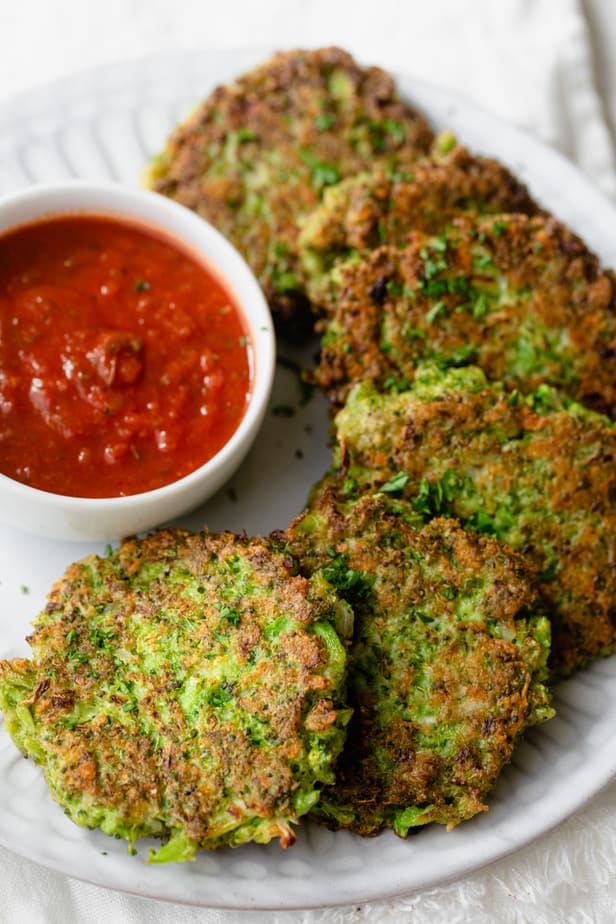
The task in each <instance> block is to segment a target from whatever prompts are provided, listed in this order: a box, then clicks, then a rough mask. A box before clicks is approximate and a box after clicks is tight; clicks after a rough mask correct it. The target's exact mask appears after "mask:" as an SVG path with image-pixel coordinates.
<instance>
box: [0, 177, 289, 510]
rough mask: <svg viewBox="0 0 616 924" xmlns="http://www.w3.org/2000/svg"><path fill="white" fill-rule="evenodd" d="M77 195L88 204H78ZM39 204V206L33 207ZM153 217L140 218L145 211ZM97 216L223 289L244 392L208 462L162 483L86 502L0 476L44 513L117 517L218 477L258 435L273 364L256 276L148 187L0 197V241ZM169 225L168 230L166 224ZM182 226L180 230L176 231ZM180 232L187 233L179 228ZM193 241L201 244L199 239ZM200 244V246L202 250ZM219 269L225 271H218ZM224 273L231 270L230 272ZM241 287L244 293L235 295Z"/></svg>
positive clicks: (38, 189) (270, 331)
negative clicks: (241, 335)
mask: <svg viewBox="0 0 616 924" xmlns="http://www.w3.org/2000/svg"><path fill="white" fill-rule="evenodd" d="M62 197H66V198H67V200H69V201H67V204H65V205H62V204H56V205H52V206H49V204H48V203H49V201H50V200H52V199H54V198H62ZM81 197H83V198H84V199H85V200H86V201H85V202H84V203H83V204H79V199H80V198H81ZM88 197H89V198H90V199H95V198H97V197H100V198H101V199H103V198H105V197H107V198H109V200H110V204H109V205H101V206H98V205H91V204H88V202H87V199H88ZM36 206H38V207H37V208H35V207H36ZM20 207H21V208H24V209H26V210H28V209H30V210H33V214H32V215H31V217H27V218H23V219H18V220H16V221H9V222H6V223H5V221H4V214H5V212H6V211H7V210H10V209H11V208H16V209H19V208H20ZM149 211H151V212H152V216H149V215H148V216H146V215H145V214H144V212H149ZM73 214H74V215H83V216H95V217H102V218H109V219H111V220H113V219H114V218H116V219H119V220H123V221H127V222H129V223H130V224H133V225H135V226H137V227H139V226H141V227H142V228H146V229H149V230H154V231H155V232H157V233H159V234H160V235H161V236H162V237H164V238H166V239H167V240H169V241H170V242H171V243H173V242H174V241H176V242H177V243H178V244H179V245H180V246H181V248H182V250H184V252H187V253H188V254H189V255H190V256H192V257H193V258H194V259H195V260H197V261H198V262H200V263H201V264H202V265H204V266H205V267H206V269H207V270H208V272H210V273H211V274H212V275H214V276H215V277H216V278H217V279H218V281H219V282H221V283H222V284H223V286H224V287H225V289H226V290H227V291H228V292H229V294H230V296H231V297H232V300H233V302H234V305H235V307H236V308H237V310H238V311H239V313H240V316H241V318H242V320H243V322H244V325H245V326H246V328H247V331H248V334H249V338H250V339H249V344H250V349H249V357H248V358H249V365H250V372H251V380H250V392H249V396H248V400H247V402H246V406H245V410H244V414H243V416H242V419H241V421H240V423H239V425H238V427H237V428H236V430H235V431H234V432H233V433H232V434H231V436H230V437H229V439H228V440H227V442H226V443H225V444H224V446H222V447H221V448H220V449H219V450H218V451H217V452H216V453H215V454H214V455H213V456H212V457H211V458H210V459H208V460H207V461H206V462H204V463H202V464H201V465H200V466H198V467H197V468H195V469H194V470H193V471H192V472H189V473H188V474H186V475H184V476H182V477H181V478H176V479H175V480H174V481H170V482H168V483H167V484H164V485H160V486H159V487H157V488H152V489H150V490H148V491H140V492H139V493H135V494H127V495H110V496H109V497H87V496H80V495H73V494H58V493H56V492H53V491H45V490H43V489H41V488H36V487H33V486H31V485H28V484H24V483H23V482H20V481H17V480H16V479H14V478H11V477H10V475H6V474H4V473H3V472H0V493H4V492H5V491H10V492H11V493H12V494H13V495H14V497H15V498H16V499H17V500H19V498H20V497H21V498H22V499H23V500H24V502H26V501H29V502H30V503H31V504H32V503H36V504H39V505H42V507H44V508H48V509H49V508H52V507H62V508H63V509H64V510H65V511H67V512H71V511H72V510H80V511H81V512H83V510H84V508H85V507H91V508H92V510H93V512H96V511H97V510H98V511H100V510H101V509H102V508H105V510H106V511H107V512H111V510H113V511H116V510H117V512H118V513H119V512H121V511H124V510H126V509H129V508H130V507H133V506H137V505H142V504H145V503H150V502H151V503H156V501H157V500H159V499H162V498H165V500H166V501H168V500H169V498H170V496H172V495H174V494H177V495H182V494H184V492H186V491H188V490H190V489H191V488H193V487H194V486H196V485H198V484H200V483H201V482H203V481H204V480H205V481H207V480H209V479H210V478H211V479H214V478H215V477H217V476H219V475H220V473H221V471H222V470H224V467H225V466H226V465H227V464H230V463H232V462H233V460H234V457H235V456H236V453H238V452H240V451H241V449H242V447H243V446H244V445H245V444H246V443H248V445H250V443H252V440H253V439H254V437H255V436H256V432H257V430H258V428H259V425H260V423H261V420H262V416H263V413H264V411H265V407H266V405H267V402H268V400H269V396H270V393H271V389H272V384H273V380H274V373H275V367H276V340H275V334H274V323H273V320H272V316H271V313H270V310H269V307H268V304H267V301H266V299H265V295H264V294H263V291H262V289H261V287H260V285H259V283H258V282H257V279H256V277H255V275H254V273H253V272H252V270H251V269H250V267H249V266H248V264H247V262H246V260H245V259H244V258H243V256H242V255H241V254H240V253H239V251H238V250H237V249H236V248H235V247H234V246H233V245H232V244H231V243H230V242H229V241H228V240H227V239H226V238H225V237H224V236H223V235H222V234H221V233H220V232H219V231H218V230H217V229H216V228H215V227H214V226H213V225H211V224H210V223H209V222H208V221H207V220H206V219H204V218H201V216H199V215H197V214H196V213H195V212H193V211H191V210H190V209H188V208H187V207H185V206H183V205H181V204H179V203H178V202H175V201H174V200H172V199H168V198H167V197H165V196H163V195H161V194H159V193H156V192H153V191H151V190H148V189H140V188H131V187H128V186H125V185H123V184H121V183H119V182H111V181H97V182H92V181H90V180H82V179H71V180H65V181H62V182H59V183H37V184H33V185H32V186H28V187H26V188H24V189H21V190H18V191H16V192H14V193H9V194H7V195H3V196H1V197H0V237H3V236H4V235H5V234H9V233H10V232H11V231H13V230H16V229H18V228H23V227H27V226H29V225H34V224H36V223H37V222H38V221H41V220H44V219H46V218H49V219H53V218H56V217H64V216H66V215H73ZM169 225H173V227H172V228H171V227H169ZM177 226H180V228H181V230H178V227H177ZM184 229H185V230H184ZM197 239H199V241H200V242H199V243H198V242H197ZM204 245H205V247H204ZM221 266H224V267H226V268H227V271H226V272H225V271H223V270H222V269H221ZM229 268H230V269H231V270H232V273H231V274H229V272H228V270H229ZM240 290H241V291H242V293H243V294H240Z"/></svg>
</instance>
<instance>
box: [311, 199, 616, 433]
mask: <svg viewBox="0 0 616 924" xmlns="http://www.w3.org/2000/svg"><path fill="white" fill-rule="evenodd" d="M337 272H338V273H339V275H340V288H339V299H338V303H337V306H336V309H335V311H334V313H333V314H332V316H331V318H330V320H329V321H328V322H327V327H326V333H325V336H324V338H323V341H322V356H321V363H320V367H319V369H318V370H317V374H316V377H317V380H318V382H319V383H320V384H321V385H322V386H323V387H324V388H325V389H327V391H328V392H329V395H330V397H331V400H332V402H333V404H334V406H340V405H341V404H342V403H343V402H344V399H345V397H346V395H347V393H348V390H349V387H350V385H351V384H352V383H354V382H358V381H362V380H364V379H370V380H372V381H374V382H376V384H377V385H378V386H379V387H381V388H384V389H389V390H392V391H399V390H402V389H404V388H407V387H408V385H409V383H410V382H411V381H412V379H413V376H414V373H415V369H416V367H417V364H418V363H419V362H421V361H431V362H435V363H438V364H439V365H440V366H442V367H447V366H461V365H468V364H469V363H473V364H475V365H477V366H480V367H481V368H482V369H483V370H484V371H485V373H486V375H487V376H488V378H490V379H492V380H494V381H503V382H505V383H506V384H507V385H508V386H509V387H512V388H513V387H515V388H520V389H521V390H522V391H524V392H532V391H534V390H535V389H536V388H537V387H538V386H539V385H541V384H542V383H547V384H549V385H553V386H554V387H556V388H560V389H561V390H562V391H563V392H564V393H565V394H567V395H569V396H571V397H572V398H575V399H576V400H577V401H579V402H580V403H582V404H584V405H586V406H587V407H591V408H592V409H594V410H598V411H600V412H601V413H607V414H608V415H609V416H611V417H613V416H614V415H615V414H616V286H615V285H614V277H613V276H612V275H610V273H605V272H603V271H602V270H601V267H600V266H599V263H598V260H597V258H596V257H594V256H593V255H592V254H591V253H589V251H588V250H587V249H586V247H585V246H584V244H583V243H582V241H580V240H579V238H577V237H575V235H573V234H572V233H571V232H570V231H568V230H567V229H566V228H565V227H564V226H563V225H561V224H559V223H558V222H557V221H555V220H554V219H552V218H544V217H539V216H538V217H533V218H528V217H526V216H523V215H503V216H498V217H497V218H494V217H490V218H483V219H480V220H474V221H473V220H470V219H464V220H462V219H460V220H458V221H457V222H456V223H455V227H454V228H453V229H452V230H449V231H447V232H445V233H444V234H442V235H440V236H438V237H433V238H430V237H427V236H426V235H423V234H419V233H417V234H413V235H412V236H411V243H410V244H409V246H408V247H406V248H405V249H404V250H401V251H400V250H398V249H397V248H394V247H382V248H380V249H378V250H376V251H373V252H372V253H371V254H370V255H369V256H368V257H366V258H365V259H364V260H362V261H360V262H359V263H357V264H354V263H347V264H346V265H345V267H344V269H339V270H337Z"/></svg>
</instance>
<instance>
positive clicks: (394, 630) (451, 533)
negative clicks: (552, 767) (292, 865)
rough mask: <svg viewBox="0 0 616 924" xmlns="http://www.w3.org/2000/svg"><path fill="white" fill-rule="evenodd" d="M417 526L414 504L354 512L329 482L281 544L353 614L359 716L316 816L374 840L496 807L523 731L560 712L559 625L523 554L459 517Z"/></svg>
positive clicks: (384, 502) (377, 500)
mask: <svg viewBox="0 0 616 924" xmlns="http://www.w3.org/2000/svg"><path fill="white" fill-rule="evenodd" d="M418 521H419V522H420V523H421V518H419V517H418V516H417V514H415V513H414V511H413V509H412V507H410V505H408V504H407V503H405V502H404V501H396V500H393V499H389V498H387V497H386V496H385V494H380V495H372V496H370V495H367V496H364V497H362V498H361V499H360V500H358V501H355V502H345V501H344V499H341V498H340V496H336V494H335V492H334V490H333V489H332V487H331V486H330V485H328V484H327V481H326V482H325V483H324V487H322V488H321V490H318V491H317V494H316V496H314V497H313V500H312V504H311V506H310V507H309V509H308V510H307V511H306V512H305V513H303V514H301V515H300V516H299V517H297V518H296V519H295V520H294V521H293V522H292V523H291V525H290V527H289V528H288V530H287V531H285V533H283V534H281V538H282V539H283V540H284V541H286V543H287V547H288V548H289V549H290V550H291V551H292V552H293V554H294V555H296V556H297V557H298V559H299V561H300V566H301V568H302V571H303V572H304V573H306V574H309V575H317V574H321V575H324V576H326V578H327V580H328V581H331V582H332V583H333V584H334V585H335V586H336V587H337V588H338V591H339V593H340V594H341V595H343V596H345V597H346V598H347V599H348V600H349V601H352V603H353V608H354V611H355V635H354V641H353V645H352V648H351V654H350V684H351V693H350V695H351V698H352V702H353V706H354V709H355V712H354V715H353V718H352V719H351V722H350V724H349V734H348V738H347V744H346V746H345V750H344V751H343V755H342V758H341V762H340V765H339V767H338V771H337V782H336V785H335V786H334V787H328V788H327V789H326V790H325V792H324V794H323V796H322V798H321V801H320V803H319V804H318V806H316V807H315V810H314V811H315V814H316V815H317V816H319V817H320V818H321V820H325V821H326V823H327V824H329V825H331V826H332V827H350V828H351V829H353V830H354V831H356V832H357V833H359V834H363V835H372V834H376V833H377V832H378V831H379V830H381V828H383V827H386V826H387V827H393V829H394V831H396V833H397V834H399V835H401V836H406V834H407V833H408V831H409V829H411V828H413V827H416V826H419V825H424V824H428V823H429V822H433V821H434V822H438V823H441V824H445V825H447V826H448V827H449V828H452V827H454V826H455V825H456V824H458V823H459V822H461V821H464V820H466V819H469V818H471V817H472V816H473V815H475V814H476V813H477V812H481V811H483V810H485V809H486V808H487V806H486V805H485V803H484V799H485V796H486V794H487V792H488V791H489V790H490V789H491V788H492V787H493V785H494V784H495V782H496V780H497V777H498V775H499V773H500V771H501V769H502V767H503V766H504V765H505V764H507V763H508V762H509V760H510V759H511V754H512V749H513V746H514V743H515V741H516V740H517V738H518V736H519V735H520V733H521V732H522V731H523V730H524V728H526V727H528V726H529V725H533V724H536V723H537V722H540V721H543V720H544V719H547V718H549V717H550V716H551V715H552V710H551V708H550V704H549V693H548V690H547V688H546V686H545V684H544V681H545V678H546V675H547V668H546V661H547V656H548V650H549V639H550V626H549V621H548V619H547V618H546V617H545V616H543V615H541V613H540V612H539V611H538V609H537V607H536V593H535V591H534V590H533V587H532V583H531V581H530V579H529V575H528V573H527V571H526V568H525V565H524V563H523V561H522V559H521V557H520V556H518V555H516V554H515V553H514V552H511V551H509V550H508V549H506V548H505V547H504V546H502V545H501V544H500V543H498V542H496V541H495V540H494V539H492V538H487V537H479V536H474V535H472V534H471V533H469V532H466V531H465V530H463V529H462V528H461V527H460V525H459V524H458V523H456V522H455V521H454V520H447V519H435V520H433V521H432V522H430V523H429V524H427V525H425V526H421V525H419V526H418V525H417V524H418Z"/></svg>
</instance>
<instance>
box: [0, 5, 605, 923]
mask: <svg viewBox="0 0 616 924" xmlns="http://www.w3.org/2000/svg"><path fill="white" fill-rule="evenodd" d="M0 37H1V39H2V50H1V52H0V101H2V100H4V99H10V98H11V97H12V96H13V95H14V94H15V93H17V92H18V91H20V90H21V89H25V88H27V87H29V86H34V85H36V84H40V83H42V82H47V81H49V80H51V79H53V78H55V77H60V76H64V75H66V74H68V73H72V72H74V71H79V70H80V69H82V68H84V67H89V66H93V65H97V64H102V63H107V62H112V61H114V60H119V59H125V58H130V57H139V56H140V55H143V54H150V53H152V52H156V51H166V50H169V49H170V48H177V47H186V48H189V47H190V48H194V47H199V46H201V47H204V48H207V47H231V46H234V47H237V46H238V45H244V46H245V45H259V44H260V45H271V46H272V47H274V48H286V47H294V46H298V45H305V46H315V45H319V44H330V43H337V44H341V45H343V46H345V47H347V48H348V49H349V50H351V51H352V52H354V53H355V54H356V55H357V56H358V57H360V58H361V59H362V60H363V61H365V62H367V63H368V62H369V63H378V64H382V65H384V66H387V67H389V68H391V69H397V70H399V71H404V72H406V73H411V74H414V75H417V76H418V77H421V78H423V79H427V80H430V81H432V82H434V83H440V84H441V85H443V86H446V87H449V88H453V89H455V90H456V91H457V92H459V93H460V94H462V95H464V96H466V97H469V98H471V99H474V100H475V101H476V102H479V103H480V104H482V105H484V106H485V107H486V108H488V109H491V110H493V111H495V112H497V113H499V114H500V115H501V116H503V117H506V118H508V119H510V120H511V121H515V122H517V123H519V124H521V125H525V126H526V127H528V128H529V129H530V130H531V131H533V132H534V133H536V134H538V135H540V136H541V137H543V138H544V139H546V140H547V141H549V142H550V143H552V144H554V145H556V146H558V147H559V148H560V149H561V150H562V151H563V152H564V153H566V154H567V155H568V156H569V157H571V158H572V159H575V160H576V161H577V162H578V163H579V165H580V166H581V167H582V169H584V170H585V171H586V172H587V173H588V175H589V176H590V177H591V178H592V179H593V180H594V181H595V182H596V183H597V184H598V185H600V186H601V187H602V188H603V189H604V190H605V192H606V193H608V194H615V193H616V170H615V168H614V147H613V138H612V134H611V128H610V125H611V126H614V125H616V67H615V66H614V65H612V63H611V59H612V58H613V59H614V60H616V5H615V4H614V3H613V2H612V0H585V2H584V3H583V2H582V0H579V2H578V0H473V2H466V3H465V2H462V0H428V2H416V0H377V2H372V3H366V2H348V0H342V2H341V0H339V2H337V3H336V2H335V0H328V2H325V0H259V2H256V0H224V2H222V0H219V2H217V3H216V5H214V4H213V3H211V2H207V0H183V2H181V0H176V2H171V0H101V2H93V0H53V2H51V0H13V2H9V0H0ZM196 93H197V95H198V91H196ZM612 233H613V232H612ZM0 617H1V614H0ZM0 824H1V819H0ZM615 919H616V785H614V784H613V785H612V787H611V788H610V789H608V790H606V791H604V792H603V793H602V794H601V795H600V796H598V797H597V798H596V799H595V800H593V802H592V803H591V804H590V805H589V806H588V808H587V809H586V810H584V812H582V813H579V814H578V815H577V816H576V817H575V818H573V819H571V820H570V821H569V822H567V823H566V824H565V825H563V826H561V827H560V828H559V829H558V830H557V831H555V832H552V833H551V834H549V835H547V836H546V837H544V838H542V839H541V840H540V841H538V842H536V843H535V844H534V845H532V846H531V847H529V848H527V849H526V850H524V851H520V852H519V853H518V854H516V855H514V856H513V857H511V858H509V859H507V860H504V861H501V862H499V863H497V864H493V865H492V866H491V867H489V868H488V869H486V870H484V871H482V872H480V873H477V874H475V875H473V876H472V877H470V878H469V879H468V880H466V881H465V882H462V883H456V884H452V885H451V886H448V887H445V888H441V889H437V890H431V891H430V892H427V893H423V894H418V895H415V896H412V897H410V898H409V899H408V901H406V902H405V903H400V902H397V903H396V904H395V905H389V906H387V905H382V906H372V907H370V908H363V909H361V908H357V909H349V910H347V911H344V912H343V911H336V912H331V913H325V914H320V913H315V914H310V913H306V914H302V913H298V914H290V915H286V916H285V915H280V916H278V917H275V916H273V915H267V914H266V915H263V916H261V915H253V914H249V915H239V914H234V913H230V914H226V915H225V914H222V913H220V912H207V911H200V910H194V909H183V908H180V907H179V906H176V907H173V906H166V905H162V904H157V903H154V902H145V901H141V900H138V899H133V898H129V897H126V896H121V895H119V894H117V893H109V892H106V891H105V890H102V889H97V888H95V887H93V886H87V885H83V884H81V883H76V882H74V881H72V880H70V879H67V878H65V877H62V876H59V875H57V874H52V873H49V872H47V871H46V870H43V869H42V868H39V867H36V866H35V865H33V864H30V863H28V862H26V861H23V860H20V859H17V858H15V857H14V856H13V855H11V854H10V853H8V852H6V851H2V852H1V853H0V922H7V924H13V922H20V924H21V922H24V924H30V922H42V924H48V922H49V924H72V922H82V921H83V922H97V924H98V922H99V921H100V922H103V921H105V922H113V924H124V922H126V924H129V922H131V924H132V922H135V924H136V922H146V921H147V922H148V924H170V922H174V924H175V922H181V924H184V922H191V924H192V922H204V924H211V922H214V921H216V922H218V921H224V922H226V924H228V922H230V921H236V920H237V921H238V922H243V924H247V922H248V921H250V922H251V924H252V921H259V922H261V921H265V920H271V921H273V920H280V921H283V920H284V921H285V922H286V921H306V922H308V921H310V922H313V921H314V922H317V921H319V922H320V921H326V920H327V921H345V922H346V921H364V920H369V921H381V920H383V921H385V920H387V921H402V922H406V921H408V922H413V924H422V922H423V921H430V922H435V924H439V922H441V921H443V922H444V921H447V922H449V924H455V922H458V921H459V922H464V924H466V922H472V924H476V922H477V924H480V922H483V921H485V922H491V921H500V922H507V921H516V922H517V921H521V922H526V921H528V922H533V924H543V922H546V924H552V922H561V921H563V922H568V921H572V922H574V921H575V922H577V921H580V922H599V924H603V922H606V924H607V922H611V921H613V920H615Z"/></svg>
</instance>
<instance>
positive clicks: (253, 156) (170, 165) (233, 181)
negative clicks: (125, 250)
mask: <svg viewBox="0 0 616 924" xmlns="http://www.w3.org/2000/svg"><path fill="white" fill-rule="evenodd" d="M431 141H432V132H431V131H430V129H429V128H428V126H427V124H426V122H425V121H424V119H423V118H422V117H421V116H420V115H419V114H418V113H417V112H415V110H414V109H412V108H411V107H410V106H408V105H406V104H405V103H403V102H402V101H401V100H400V99H399V98H398V96H397V93H396V90H395V87H394V82H393V80H392V78H391V77H390V76H389V75H388V74H386V73H385V72H384V71H382V70H380V69H379V68H375V67H369V68H361V67H359V66H358V65H357V64H356V63H355V61H354V60H353V59H352V58H351V56H350V55H348V54H347V53H346V52H344V51H342V50H340V49H339V48H321V49H318V50H316V51H301V50H298V51H290V52H285V53H282V54H277V55H275V56H274V57H273V58H272V59H271V60H270V61H267V62H265V63H264V64H262V65H261V66H260V67H258V68H256V69H255V70H253V71H251V72H249V73H247V74H245V75H243V76H242V77H240V78H238V79H237V80H236V81H235V82H234V83H232V84H229V85H228V86H221V87H217V88H216V89H215V90H214V91H213V93H211V94H210V96H209V97H208V98H207V99H206V100H205V102H204V103H203V104H202V105H201V106H199V107H198V108H197V109H196V110H195V112H194V113H193V114H192V116H191V117H190V118H189V119H188V120H187V121H186V122H185V123H184V124H183V125H180V126H179V128H177V129H176V131H175V132H174V134H173V135H172V136H171V138H170V139H169V141H168V143H167V147H166V148H165V151H164V152H163V153H162V155H161V156H160V157H159V158H158V159H157V160H156V161H155V162H154V164H153V165H152V167H151V170H150V177H149V182H150V185H151V186H152V188H153V189H155V190H157V191H158V192H162V193H164V194H165V195H167V196H170V197H171V198H173V199H176V200H177V201H178V202H181V203H182V204H183V205H186V206H188V207H189V208H191V209H194V210H195V211H196V212H198V213H199V214H200V215H202V216H203V217H204V218H207V219H208V220H209V221H211V222H212V224H214V225H215V226H216V227H217V228H218V229H219V230H220V231H221V232H222V233H223V234H224V235H225V236H226V237H228V238H229V240H231V241H232V242H233V243H234V244H235V245H236V246H237V247H238V249H239V250H240V251H241V252H242V253H243V255H244V256H245V258H246V259H247V261H248V263H249V264H250V265H251V267H252V269H253V270H254V272H255V273H256V275H257V277H258V279H259V281H260V283H261V285H262V286H263V288H264V290H265V294H266V297H267V298H268V300H269V302H270V306H271V308H272V310H273V313H274V316H275V318H276V320H277V321H278V323H279V326H280V329H281V332H282V333H283V334H286V335H287V336H288V337H290V338H293V337H296V336H297V335H299V334H301V333H302V330H303V329H305V328H306V327H308V328H309V327H310V326H311V320H310V314H309V312H308V302H307V298H306V294H305V284H304V277H303V272H302V269H301V266H300V262H299V256H298V249H297V237H298V233H299V225H300V224H301V222H302V220H303V219H304V217H305V216H306V215H307V214H308V212H310V211H311V209H313V208H314V206H315V205H316V204H317V203H318V202H319V201H320V198H321V195H322V193H323V190H324V189H325V188H326V187H327V186H330V185H332V184H334V183H337V182H338V181H339V180H340V179H342V178H343V177H346V176H350V175H353V174H355V173H357V172H358V171H360V170H365V169H366V168H367V167H371V166H372V165H373V164H375V163H382V164H384V165H386V166H387V167H390V168H392V169H394V168H398V167H401V168H402V169H406V168H408V166H409V165H410V164H412V163H414V161H415V160H416V159H417V157H418V156H421V155H424V154H425V153H426V152H427V151H428V149H429V146H430V143H431ZM306 319H308V321H307V323H306ZM302 320H303V321H304V324H303V327H302Z"/></svg>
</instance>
